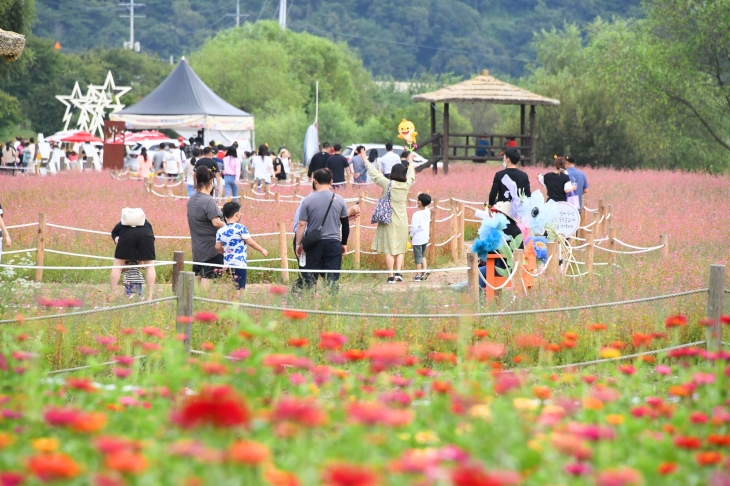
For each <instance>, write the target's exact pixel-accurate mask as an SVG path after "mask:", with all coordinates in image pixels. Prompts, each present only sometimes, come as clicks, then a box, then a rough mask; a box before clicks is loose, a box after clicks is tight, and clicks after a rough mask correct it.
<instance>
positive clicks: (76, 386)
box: [0, 376, 96, 485]
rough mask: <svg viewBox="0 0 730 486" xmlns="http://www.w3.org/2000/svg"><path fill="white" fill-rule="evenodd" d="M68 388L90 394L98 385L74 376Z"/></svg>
mask: <svg viewBox="0 0 730 486" xmlns="http://www.w3.org/2000/svg"><path fill="white" fill-rule="evenodd" d="M66 386H67V387H69V388H71V389H73V390H83V391H85V392H89V393H91V392H94V391H96V385H94V383H93V382H92V381H91V380H90V379H88V378H74V377H73V376H69V377H68V378H66ZM1 484H2V483H0V485H1Z"/></svg>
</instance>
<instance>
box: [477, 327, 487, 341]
mask: <svg viewBox="0 0 730 486" xmlns="http://www.w3.org/2000/svg"><path fill="white" fill-rule="evenodd" d="M487 336H489V331H487V330H486V329H474V337H475V338H477V339H482V338H485V337H487Z"/></svg>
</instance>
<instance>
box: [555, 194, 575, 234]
mask: <svg viewBox="0 0 730 486" xmlns="http://www.w3.org/2000/svg"><path fill="white" fill-rule="evenodd" d="M557 205H558V217H557V218H555V221H554V223H555V230H556V231H557V233H558V234H559V235H563V236H565V237H566V238H567V237H570V236H573V235H574V234H575V232H576V231H578V228H579V227H580V213H579V212H578V210H577V209H576V207H575V206H573V205H572V204H570V203H567V202H559V203H558V204H557Z"/></svg>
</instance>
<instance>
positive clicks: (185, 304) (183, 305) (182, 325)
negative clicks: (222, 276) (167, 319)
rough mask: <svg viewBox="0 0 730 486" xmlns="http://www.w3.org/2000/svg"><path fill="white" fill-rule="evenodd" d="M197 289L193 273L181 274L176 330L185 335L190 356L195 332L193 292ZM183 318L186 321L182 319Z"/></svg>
mask: <svg viewBox="0 0 730 486" xmlns="http://www.w3.org/2000/svg"><path fill="white" fill-rule="evenodd" d="M194 287H195V274H194V273H193V272H180V285H178V287H177V317H178V319H177V324H176V326H175V329H176V330H177V333H178V334H185V340H184V341H183V343H184V345H185V352H186V353H188V354H190V334H191V333H192V330H193V322H192V320H193V291H194ZM181 317H183V318H185V319H180V318H181Z"/></svg>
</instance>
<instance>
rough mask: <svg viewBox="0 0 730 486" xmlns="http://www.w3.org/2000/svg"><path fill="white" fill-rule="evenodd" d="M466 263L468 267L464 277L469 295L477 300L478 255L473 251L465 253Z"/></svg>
mask: <svg viewBox="0 0 730 486" xmlns="http://www.w3.org/2000/svg"><path fill="white" fill-rule="evenodd" d="M466 264H467V266H468V267H469V270H467V273H466V279H467V283H468V286H469V297H470V298H471V299H473V300H474V302H479V275H478V274H479V257H478V256H477V254H476V253H474V252H469V253H467V254H466Z"/></svg>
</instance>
